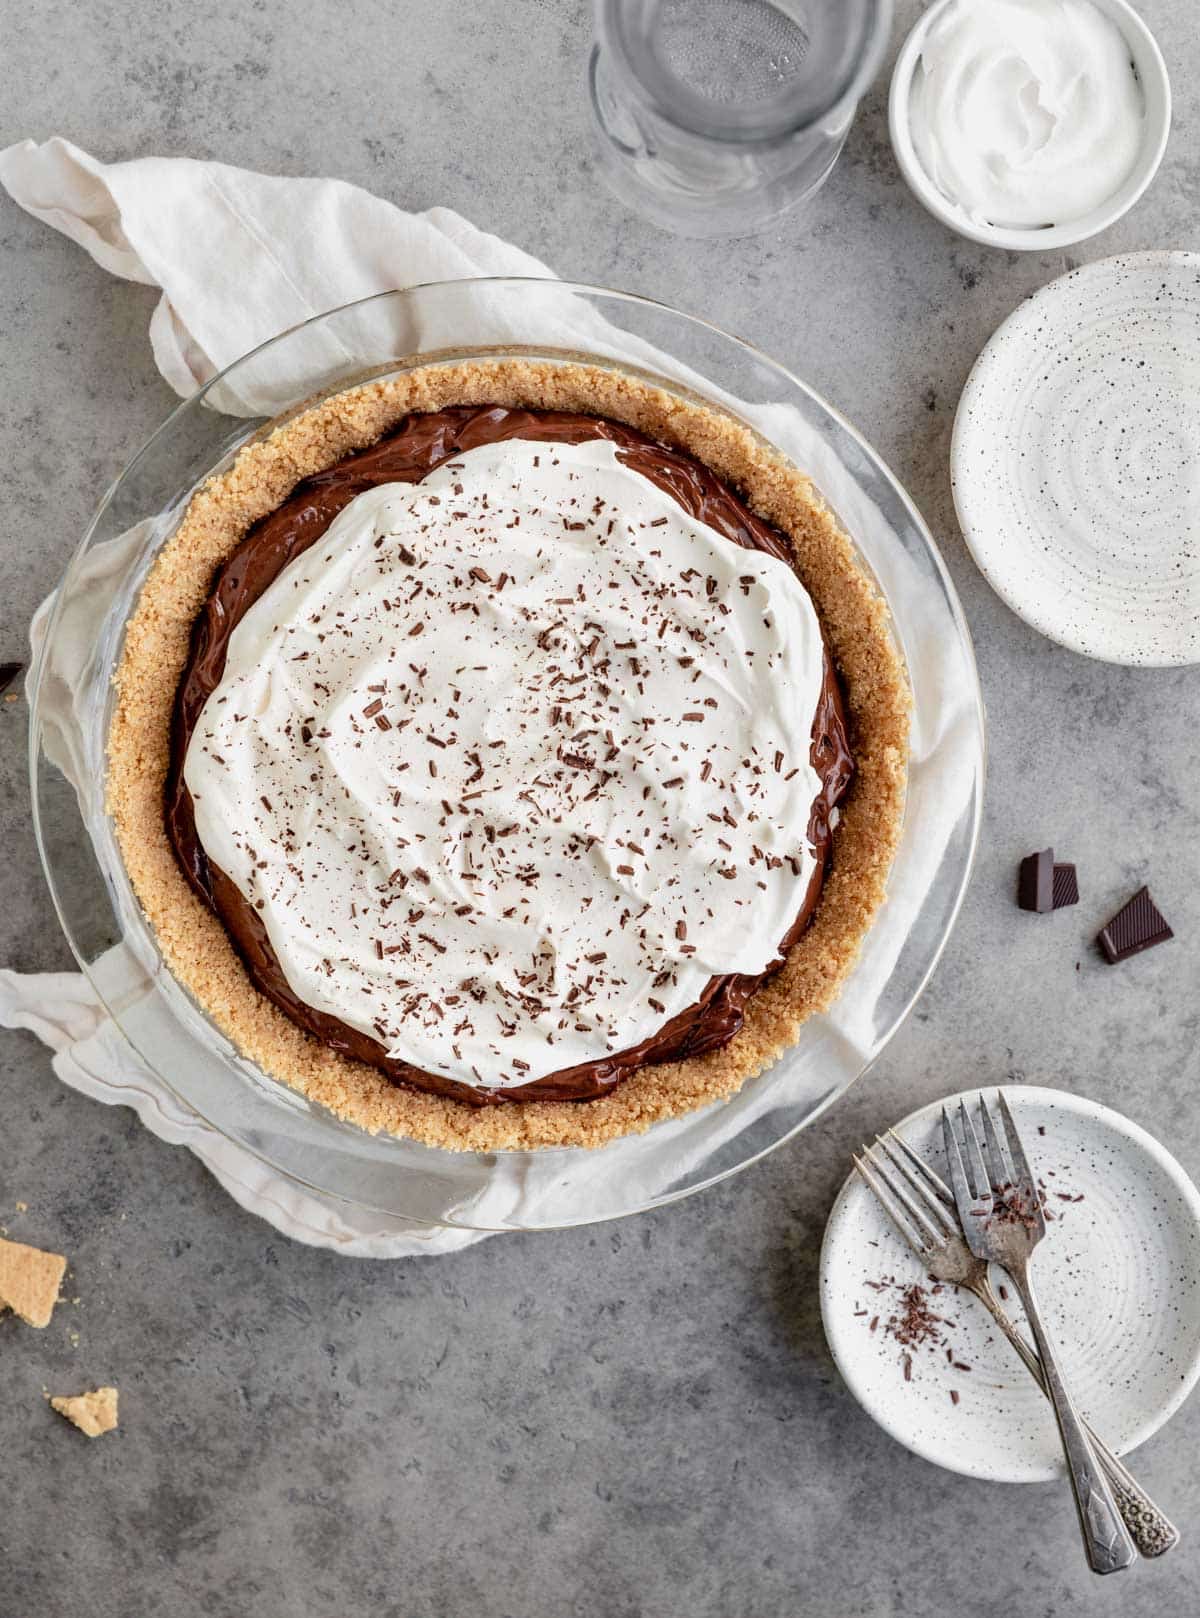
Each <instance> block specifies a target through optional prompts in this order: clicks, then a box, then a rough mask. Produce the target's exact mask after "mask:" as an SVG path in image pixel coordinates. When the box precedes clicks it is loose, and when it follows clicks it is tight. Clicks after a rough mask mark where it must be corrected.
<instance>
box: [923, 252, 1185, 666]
mask: <svg viewBox="0 0 1200 1618" xmlns="http://www.w3.org/2000/svg"><path fill="white" fill-rule="evenodd" d="M951 480H952V483H953V488H954V503H955V507H956V509H957V511H958V520H959V523H960V524H961V526H962V531H963V535H964V537H965V538H966V541H967V544H968V545H969V546H970V548H971V552H972V554H973V556H974V557H975V560H976V561H977V562H978V564H979V566H980V568H981V569H982V570H983V572H984V574H985V575H986V577H987V579H988V581H989V582H990V583H991V585H992V586H993V588H994V589H995V590H996V591H997V593H998V594H999V595H1000V596H1001V597H1002V598H1003V599H1004V600H1005V601H1006V602H1007V603H1008V605H1009V606H1010V607H1011V608H1012V609H1013V611H1014V612H1015V613H1017V614H1019V616H1020V617H1022V618H1024V619H1025V621H1026V623H1029V624H1032V625H1033V627H1034V628H1035V629H1038V630H1040V631H1041V632H1042V634H1044V635H1048V636H1049V637H1050V638H1051V639H1052V640H1056V641H1058V642H1059V643H1060V644H1061V645H1063V646H1068V647H1070V648H1071V649H1072V651H1076V652H1082V653H1084V655H1085V656H1087V657H1097V658H1101V659H1103V660H1104V661H1105V662H1109V663H1137V664H1145V665H1162V664H1181V663H1197V662H1200V253H1182V252H1165V253H1131V254H1127V255H1125V256H1123V257H1120V258H1109V259H1103V260H1101V261H1100V262H1099V263H1097V264H1088V265H1085V266H1084V267H1083V268H1082V269H1079V270H1072V271H1071V272H1070V274H1068V275H1064V276H1062V277H1061V278H1060V279H1059V280H1057V281H1053V282H1051V284H1050V285H1049V286H1047V287H1044V288H1043V289H1042V291H1041V292H1039V293H1037V294H1036V295H1035V296H1034V297H1032V298H1030V299H1028V300H1027V301H1026V302H1025V303H1023V304H1022V305H1021V307H1020V308H1019V309H1017V310H1016V312H1015V313H1014V314H1012V315H1010V316H1009V318H1008V319H1007V320H1006V321H1005V322H1004V324H1003V325H1002V326H1001V327H1000V329H999V330H998V331H997V332H996V334H995V336H994V337H993V338H992V340H991V341H990V342H989V343H988V345H987V347H986V348H985V349H984V350H983V353H982V354H981V355H980V356H979V359H978V360H977V361H976V362H975V366H974V369H973V370H972V371H971V374H970V376H969V377H968V379H967V385H966V387H965V388H964V389H963V395H962V399H961V400H960V402H959V406H958V414H957V417H956V419H955V423H954V439H953V444H952V447H951Z"/></svg>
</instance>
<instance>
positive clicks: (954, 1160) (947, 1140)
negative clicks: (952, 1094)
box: [942, 1107, 973, 1225]
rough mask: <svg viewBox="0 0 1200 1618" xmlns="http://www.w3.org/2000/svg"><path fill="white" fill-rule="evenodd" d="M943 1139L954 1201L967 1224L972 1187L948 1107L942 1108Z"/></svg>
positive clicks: (964, 1222)
mask: <svg viewBox="0 0 1200 1618" xmlns="http://www.w3.org/2000/svg"><path fill="white" fill-rule="evenodd" d="M942 1141H943V1143H944V1144H945V1148H946V1164H947V1167H948V1168H949V1170H950V1184H951V1186H952V1187H953V1188H954V1201H955V1204H956V1205H957V1207H958V1211H959V1213H960V1214H962V1215H963V1216H964V1217H963V1224H964V1225H965V1224H966V1217H965V1210H966V1209H967V1208H969V1207H970V1206H971V1202H972V1200H973V1198H972V1196H971V1187H970V1186H969V1185H968V1184H967V1171H966V1167H965V1165H964V1164H963V1160H962V1153H961V1152H960V1151H959V1148H958V1138H957V1136H956V1135H955V1133H954V1124H953V1123H952V1122H951V1118H950V1109H949V1108H948V1107H943V1108H942Z"/></svg>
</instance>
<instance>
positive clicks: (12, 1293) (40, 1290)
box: [0, 1239, 67, 1326]
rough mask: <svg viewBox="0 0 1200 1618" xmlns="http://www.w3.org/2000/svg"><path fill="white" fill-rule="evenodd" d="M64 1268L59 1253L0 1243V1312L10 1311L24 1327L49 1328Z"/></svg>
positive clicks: (64, 1264) (64, 1261)
mask: <svg viewBox="0 0 1200 1618" xmlns="http://www.w3.org/2000/svg"><path fill="white" fill-rule="evenodd" d="M66 1268H67V1261H66V1259H65V1258H64V1257H63V1256H62V1254H61V1253H46V1252H43V1250H42V1249H41V1248H40V1247H26V1245H25V1244H24V1242H10V1241H5V1240H3V1239H0V1309H5V1308H8V1309H11V1310H12V1311H13V1313H14V1314H15V1315H19V1316H20V1318H21V1319H22V1320H23V1321H24V1322H25V1324H26V1325H27V1326H48V1325H49V1324H50V1316H51V1314H52V1313H53V1310H54V1305H55V1304H56V1303H57V1302H58V1289H59V1287H60V1286H61V1284H62V1278H63V1275H64V1274H65V1272H66Z"/></svg>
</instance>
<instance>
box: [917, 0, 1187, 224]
mask: <svg viewBox="0 0 1200 1618" xmlns="http://www.w3.org/2000/svg"><path fill="white" fill-rule="evenodd" d="M950 3H951V0H935V4H933V5H931V6H930V7H929V9H928V10H927V11H926V12H925V13H924V15H923V16H922V17H921V18H920V19H919V20H918V22H917V24H916V26H915V27H914V28H913V30H912V32H911V33H910V34H909V36H908V38H907V39H906V40H905V41H904V45H903V47H902V48H901V51H900V55H899V56H898V57H897V59H896V66H895V68H894V69H893V71H892V87H891V91H890V92H889V95H888V130H889V133H890V134H891V138H892V150H893V151H894V152H895V154H896V161H897V162H898V163H899V165H900V172H901V173H902V174H903V175H904V178H905V179H906V180H907V181H908V185H909V189H910V190H911V191H912V193H913V195H914V196H915V197H916V199H917V201H918V202H920V203H922V204H923V205H924V207H926V208H927V209H928V210H929V212H930V213H931V214H932V215H933V216H934V218H935V219H940V220H941V222H942V223H943V224H944V225H948V226H949V227H950V229H951V230H954V231H957V232H958V234H959V235H960V236H965V237H967V239H968V240H969V241H973V242H982V243H983V244H984V246H986V247H1003V248H1008V249H1011V250H1012V251H1014V252H1018V253H1041V252H1046V251H1047V250H1048V249H1051V248H1057V247H1070V246H1072V245H1073V244H1074V243H1075V242H1083V241H1086V240H1087V239H1088V237H1089V236H1096V235H1098V234H1099V233H1100V231H1102V230H1107V229H1108V227H1109V226H1110V225H1114V224H1116V222H1117V220H1118V219H1120V218H1121V217H1122V215H1123V214H1126V213H1128V211H1129V209H1130V208H1132V207H1133V205H1134V203H1135V202H1136V201H1137V200H1138V198H1139V197H1140V196H1141V194H1142V192H1143V191H1144V190H1145V189H1146V187H1147V186H1148V185H1149V184H1150V181H1151V180H1152V179H1153V178H1154V176H1155V173H1156V172H1157V170H1158V165H1159V164H1160V163H1161V162H1162V155H1163V152H1164V151H1165V150H1166V145H1167V136H1168V134H1169V133H1170V130H1171V81H1170V79H1169V78H1168V77H1167V66H1166V63H1165V62H1164V61H1163V56H1162V52H1161V51H1160V50H1159V48H1158V43H1157V41H1156V40H1155V38H1154V35H1153V34H1152V33H1151V32H1150V30H1149V28H1147V26H1146V24H1145V23H1144V22H1143V21H1142V19H1141V17H1139V15H1138V14H1137V12H1136V11H1134V9H1133V7H1132V6H1130V5H1128V4H1127V0H1091V3H1092V4H1093V5H1094V6H1095V7H1096V9H1097V10H1098V11H1101V12H1103V13H1104V15H1105V16H1107V17H1111V18H1112V20H1113V22H1115V23H1116V25H1117V27H1118V28H1119V29H1120V30H1121V33H1122V34H1123V35H1124V38H1125V42H1126V44H1127V45H1128V46H1129V55H1130V58H1131V60H1132V62H1133V65H1134V68H1135V69H1136V71H1137V75H1138V79H1139V80H1140V82H1141V86H1142V93H1143V95H1144V96H1145V100H1146V118H1145V126H1144V129H1143V131H1142V147H1141V151H1140V153H1139V155H1138V160H1137V163H1136V164H1135V165H1134V168H1133V170H1132V172H1131V173H1130V174H1129V175H1128V177H1127V178H1126V180H1125V182H1124V184H1122V185H1121V186H1119V187H1118V189H1117V190H1116V191H1115V192H1114V193H1113V195H1112V196H1111V197H1110V198H1109V199H1108V201H1107V202H1105V203H1103V204H1102V205H1101V206H1100V207H1099V208H1094V209H1092V211H1091V212H1090V213H1086V214H1083V215H1082V216H1081V217H1080V218H1078V219H1072V220H1070V221H1069V222H1067V223H1066V224H1062V225H1048V226H1040V227H1038V228H1037V229H1014V228H1012V227H1010V226H1004V225H988V224H980V223H979V222H978V221H977V220H975V219H972V218H971V217H970V216H969V215H968V214H967V213H966V212H965V211H964V210H963V209H962V208H960V207H959V206H958V205H957V203H954V202H951V201H950V199H949V198H948V197H946V196H945V195H943V193H942V192H941V191H940V190H939V189H938V187H937V186H936V185H935V184H934V183H933V181H932V180H931V179H930V178H929V175H928V174H927V173H926V172H925V169H924V167H923V165H922V163H921V160H920V158H919V157H918V156H917V150H916V147H915V145H914V144H913V138H912V131H911V129H910V128H909V105H910V99H911V94H912V81H913V74H914V73H915V72H916V70H917V65H918V63H919V62H920V59H921V50H922V47H923V46H924V43H925V36H926V34H927V33H928V32H929V29H930V27H931V26H932V25H933V23H934V22H936V21H937V19H938V17H939V16H940V15H941V13H942V12H943V11H944V10H945V9H946V7H947V6H948V5H949V4H950Z"/></svg>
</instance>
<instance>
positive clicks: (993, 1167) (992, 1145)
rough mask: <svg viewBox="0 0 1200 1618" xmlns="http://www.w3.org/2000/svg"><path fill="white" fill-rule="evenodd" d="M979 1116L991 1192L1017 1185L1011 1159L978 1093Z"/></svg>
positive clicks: (988, 1108) (987, 1107)
mask: <svg viewBox="0 0 1200 1618" xmlns="http://www.w3.org/2000/svg"><path fill="white" fill-rule="evenodd" d="M979 1116H980V1117H981V1118H982V1120H983V1142H984V1147H983V1149H984V1155H985V1156H986V1158H987V1165H988V1175H989V1177H990V1179H991V1182H992V1190H993V1191H999V1190H1000V1189H1001V1188H1002V1187H1003V1186H1006V1185H1015V1184H1016V1183H1017V1175H1016V1170H1015V1169H1014V1168H1013V1163H1012V1158H1011V1157H1009V1155H1008V1148H1007V1147H1006V1146H1005V1144H1004V1142H1003V1141H1002V1140H1001V1139H1000V1136H999V1135H998V1134H997V1132H996V1124H995V1121H994V1119H993V1118H992V1109H991V1108H990V1107H989V1106H988V1104H987V1101H986V1099H985V1097H984V1095H983V1092H982V1091H980V1093H979Z"/></svg>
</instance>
